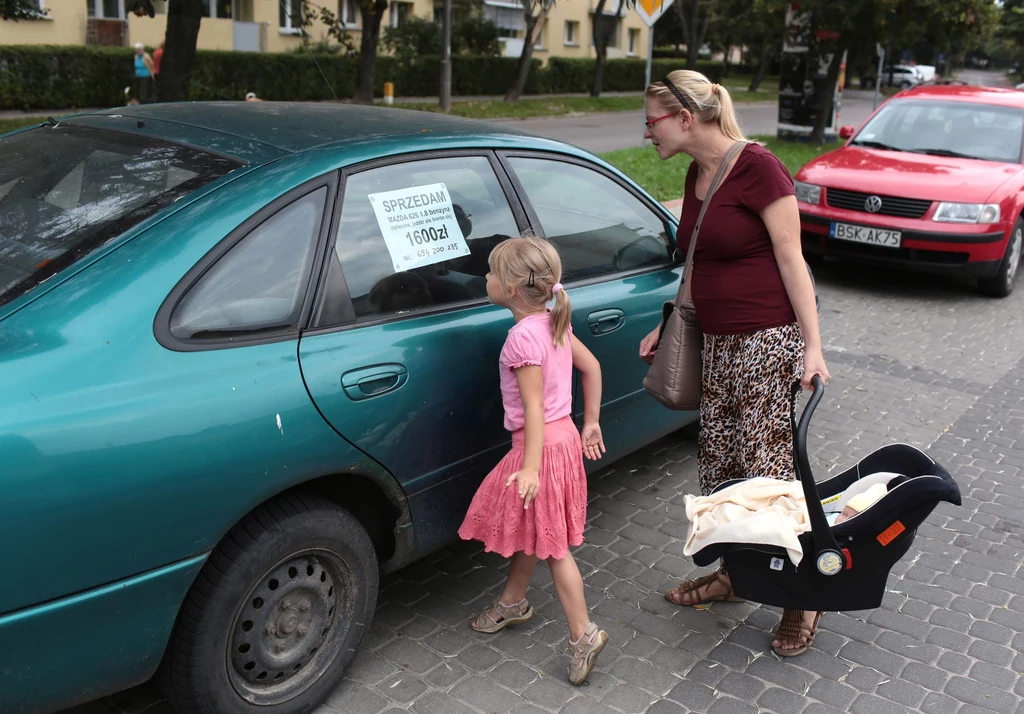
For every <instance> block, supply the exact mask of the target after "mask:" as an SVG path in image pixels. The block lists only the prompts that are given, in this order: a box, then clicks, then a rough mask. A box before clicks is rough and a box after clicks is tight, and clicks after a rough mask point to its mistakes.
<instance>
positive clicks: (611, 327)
mask: <svg viewBox="0 0 1024 714" xmlns="http://www.w3.org/2000/svg"><path fill="white" fill-rule="evenodd" d="M625 322H626V313H624V312H623V311H622V310H618V309H612V310H598V311H597V312H592V313H590V314H589V315H587V324H588V325H589V326H590V331H591V333H593V334H595V335H604V334H607V333H609V332H614V331H615V330H617V329H619V328H620V327H622V325H623V324H625Z"/></svg>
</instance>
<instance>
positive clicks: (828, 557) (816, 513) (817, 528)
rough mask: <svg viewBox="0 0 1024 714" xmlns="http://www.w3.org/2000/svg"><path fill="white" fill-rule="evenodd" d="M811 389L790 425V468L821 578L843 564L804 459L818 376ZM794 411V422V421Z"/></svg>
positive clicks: (820, 391)
mask: <svg viewBox="0 0 1024 714" xmlns="http://www.w3.org/2000/svg"><path fill="white" fill-rule="evenodd" d="M811 386H812V387H814V391H813V392H811V396H810V398H809V399H808V401H807V406H805V407H804V411H803V414H801V415H800V422H799V423H798V424H795V425H794V429H793V465H794V467H795V468H796V477H797V478H798V479H800V483H801V484H802V485H803V489H804V499H805V501H806V502H807V517H808V519H809V520H810V522H811V541H812V542H813V544H814V559H815V564H816V565H817V567H818V571H819V572H821V573H822V574H823V575H835V574H837V573H839V572H840V571H841V570H842V569H843V566H844V565H845V563H846V559H845V558H844V557H843V554H842V552H841V551H840V550H839V544H838V543H836V539H835V537H834V536H833V535H832V528H831V527H830V526H829V524H828V521H827V520H825V509H824V508H823V507H822V505H821V498H819V497H818V486H817V484H816V483H815V481H814V474H813V473H812V472H811V462H810V460H809V459H808V458H807V428H808V426H810V423H811V417H812V416H813V415H814V410H815V408H817V406H818V402H820V401H821V398H822V397H823V396H824V395H825V382H824V381H822V379H821V377H820V376H819V375H817V374H816V375H814V376H813V377H811ZM799 391H800V383H799V382H797V383H796V384H794V385H793V399H794V401H795V400H796V395H797V394H798V393H799ZM795 416H796V415H795V410H794V418H795Z"/></svg>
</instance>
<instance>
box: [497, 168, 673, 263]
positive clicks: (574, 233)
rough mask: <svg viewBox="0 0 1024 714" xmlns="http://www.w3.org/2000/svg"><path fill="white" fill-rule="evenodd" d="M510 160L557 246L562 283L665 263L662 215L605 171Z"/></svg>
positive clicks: (666, 248)
mask: <svg viewBox="0 0 1024 714" xmlns="http://www.w3.org/2000/svg"><path fill="white" fill-rule="evenodd" d="M509 164H510V165H511V166H512V168H513V170H514V171H515V172H516V175H517V176H518V177H519V181H520V183H522V185H523V188H524V189H525V190H526V195H527V197H528V198H529V199H530V203H532V204H533V208H534V210H535V211H536V212H537V218H538V219H539V220H540V225H541V228H542V229H543V230H544V234H545V235H546V236H547V238H548V240H549V241H551V242H552V243H553V244H554V245H555V247H557V248H558V252H559V254H560V255H561V257H562V268H563V278H562V279H563V281H565V282H569V281H573V280H586V279H588V278H594V277H599V276H602V275H609V274H612V273H619V272H623V271H628V270H636V269H638V268H646V267H651V266H656V265H662V264H666V263H669V262H670V260H671V252H672V247H671V240H670V238H669V232H668V228H667V226H666V225H665V221H664V219H663V218H662V217H661V216H660V215H658V214H657V213H655V212H654V211H653V210H652V209H651V208H650V207H648V206H647V205H646V204H644V203H643V201H641V200H640V199H638V198H637V197H636V196H635V195H633V194H632V193H630V192H629V191H628V190H627V189H626V188H625V187H623V186H621V185H620V184H618V183H617V182H615V181H614V180H612V179H611V178H609V177H608V176H606V175H605V174H602V173H600V172H598V171H595V170H593V169H589V168H586V167H584V166H580V165H579V164H574V163H569V162H566V161H554V160H550V159H536V158H525V157H511V158H509Z"/></svg>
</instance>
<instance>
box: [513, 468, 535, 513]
mask: <svg viewBox="0 0 1024 714" xmlns="http://www.w3.org/2000/svg"><path fill="white" fill-rule="evenodd" d="M513 481H515V482H517V484H518V486H519V498H521V499H523V509H524V510H528V509H529V508H530V502H531V501H533V499H534V498H536V497H537V491H538V490H539V489H540V474H538V473H537V469H519V470H518V471H516V472H515V473H514V474H512V475H511V476H509V477H508V480H507V481H506V482H505V488H508V487H509V486H511V485H512V482H513Z"/></svg>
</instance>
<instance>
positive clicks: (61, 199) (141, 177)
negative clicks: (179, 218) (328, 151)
mask: <svg viewBox="0 0 1024 714" xmlns="http://www.w3.org/2000/svg"><path fill="white" fill-rule="evenodd" d="M241 165H242V164H241V163H240V162H238V161H235V160H232V159H229V158H226V157H222V156H217V155H213V154H209V153H206V152H204V151H201V150H199V149H195V148H192V147H187V146H181V145H179V144H173V143H169V142H164V141H160V140H157V139H152V138H149V137H140V136H135V135H132V134H126V133H121V132H112V131H106V130H103V129H94V128H87V127H76V126H73V125H67V124H61V125H59V126H42V127H39V128H36V129H32V130H29V131H25V132H20V133H18V134H13V135H11V136H8V137H6V138H4V139H0V305H3V304H4V303H7V302H10V301H11V300H13V299H14V298H16V297H17V296H18V295H21V294H23V293H24V292H26V291H28V290H30V289H31V288H32V287H34V286H36V285H38V284H39V283H40V282H42V281H43V280H46V279H47V278H49V277H51V276H53V275H55V274H56V273H58V272H59V271H61V270H63V269H64V268H65V267H67V266H68V265H71V264H72V263H73V262H75V261H76V260H78V259H80V258H81V257H83V256H85V255H87V254H88V253H90V252H92V251H93V250H95V249H96V248H97V247H99V246H101V245H103V243H105V242H107V241H109V240H110V239H111V238H115V237H117V236H118V235H120V234H122V233H124V232H125V231H127V230H128V229H130V228H132V227H133V226H135V225H137V224H138V223H141V222H142V221H144V220H145V219H146V218H148V217H150V216H152V215H153V214H155V213H157V212H158V211H160V210H161V209H163V208H165V207H166V206H169V205H171V204H172V203H174V202H175V201H177V200H178V199H179V198H181V197H182V196H185V195H187V194H189V193H191V192H192V191H195V190H196V189H197V188H199V187H200V186H203V185H204V184H207V183H209V182H211V181H213V180H215V179H217V178H219V177H221V176H223V175H225V174H227V173H228V172H230V171H232V170H234V169H236V168H238V167H239V166H241Z"/></svg>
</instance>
